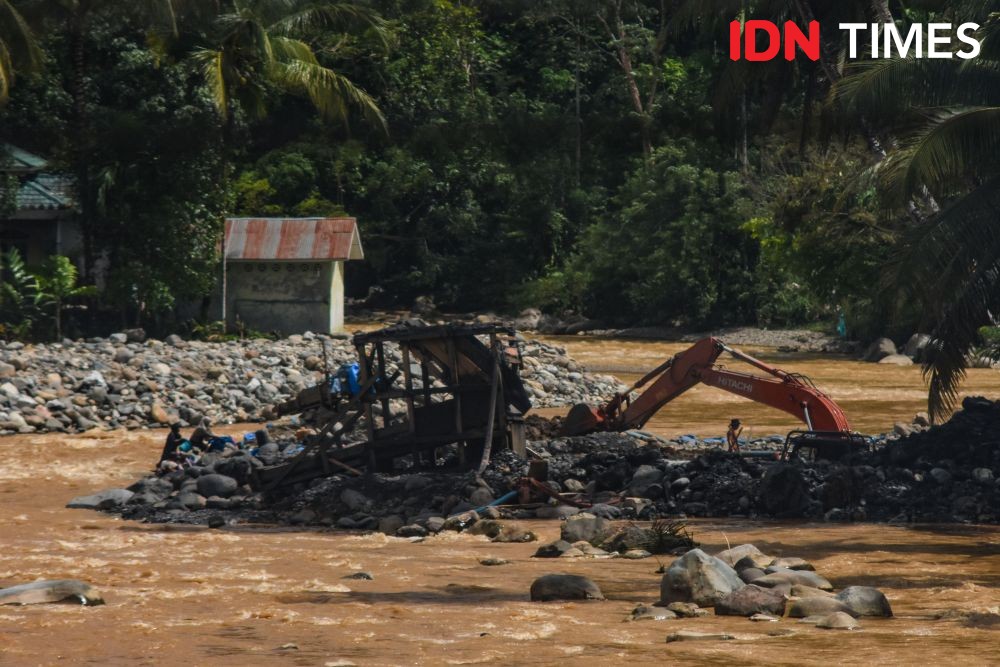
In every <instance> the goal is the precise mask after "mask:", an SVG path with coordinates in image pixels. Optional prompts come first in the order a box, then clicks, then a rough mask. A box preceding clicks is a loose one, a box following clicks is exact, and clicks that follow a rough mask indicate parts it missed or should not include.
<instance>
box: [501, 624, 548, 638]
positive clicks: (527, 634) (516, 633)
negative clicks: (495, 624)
mask: <svg viewBox="0 0 1000 667" xmlns="http://www.w3.org/2000/svg"><path fill="white" fill-rule="evenodd" d="M558 629H559V628H557V627H556V624H555V623H540V624H538V625H536V626H533V627H532V628H531V629H530V630H506V631H502V632H500V633H499V635H500V636H501V637H506V638H508V639H516V640H518V641H526V640H529V639H548V638H549V637H551V636H552V635H554V634H555V633H556V631H557V630H558Z"/></svg>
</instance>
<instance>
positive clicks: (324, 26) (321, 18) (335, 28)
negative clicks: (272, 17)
mask: <svg viewBox="0 0 1000 667" xmlns="http://www.w3.org/2000/svg"><path fill="white" fill-rule="evenodd" d="M270 30H271V32H272V33H274V34H276V35H287V36H293V35H304V34H323V33H330V32H349V33H366V32H367V33H369V34H370V35H371V36H372V37H374V38H375V39H376V40H377V41H378V42H379V44H380V46H381V47H382V48H388V47H389V42H390V35H391V32H390V30H389V25H388V23H387V22H386V21H385V19H383V18H382V17H381V16H379V15H378V14H377V13H375V12H374V11H372V10H371V9H369V8H367V7H364V6H361V5H356V4H351V3H342V2H338V3H329V4H328V3H316V4H312V5H310V6H307V7H303V8H300V9H298V11H294V12H292V13H290V14H288V15H286V16H284V17H282V18H281V19H279V20H277V21H275V22H274V23H273V24H272V25H271V26H270Z"/></svg>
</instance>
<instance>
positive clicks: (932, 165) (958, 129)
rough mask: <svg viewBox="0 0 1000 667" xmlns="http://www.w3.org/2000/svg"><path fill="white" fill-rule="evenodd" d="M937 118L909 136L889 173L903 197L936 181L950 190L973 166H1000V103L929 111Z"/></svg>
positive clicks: (890, 183)
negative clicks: (994, 105)
mask: <svg viewBox="0 0 1000 667" xmlns="http://www.w3.org/2000/svg"><path fill="white" fill-rule="evenodd" d="M929 114H930V115H931V121H930V122H929V123H928V124H927V125H926V126H925V127H924V128H923V129H922V130H920V131H919V132H917V133H916V134H915V135H913V136H911V137H909V138H908V139H907V140H906V141H905V142H904V143H903V145H902V147H901V149H900V151H899V153H898V154H896V155H895V156H894V157H893V158H892V160H891V161H890V163H888V164H887V165H886V167H885V169H884V171H883V176H884V178H885V179H886V183H887V185H888V186H889V189H890V192H892V193H894V194H895V195H896V197H897V199H899V200H902V198H904V197H907V196H911V195H913V194H914V193H917V192H919V191H920V189H921V187H922V186H923V185H924V184H933V186H934V190H935V191H937V192H946V191H947V189H948V187H949V186H951V185H953V184H955V183H956V181H963V180H964V179H966V178H967V177H968V176H969V174H970V169H974V170H976V171H979V172H980V173H982V171H983V170H984V168H985V169H989V168H991V167H992V168H995V167H996V166H997V164H998V160H997V155H998V151H1000V107H973V108H968V109H958V110H942V111H934V112H929Z"/></svg>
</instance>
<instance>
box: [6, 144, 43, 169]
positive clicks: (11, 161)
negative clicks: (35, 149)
mask: <svg viewBox="0 0 1000 667" xmlns="http://www.w3.org/2000/svg"><path fill="white" fill-rule="evenodd" d="M4 162H6V163H7V164H6V165H4V164H3V163H4ZM0 166H3V167H4V171H38V170H39V169H45V167H47V166H48V162H46V161H45V158H43V157H39V156H38V155H35V154H34V153H29V152H28V151H26V150H24V149H22V148H18V147H17V146H14V145H13V144H3V145H0Z"/></svg>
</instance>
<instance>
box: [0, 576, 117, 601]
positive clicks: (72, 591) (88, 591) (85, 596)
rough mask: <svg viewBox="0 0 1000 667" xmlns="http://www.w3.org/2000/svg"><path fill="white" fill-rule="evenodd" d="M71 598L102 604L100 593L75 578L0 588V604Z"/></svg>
mask: <svg viewBox="0 0 1000 667" xmlns="http://www.w3.org/2000/svg"><path fill="white" fill-rule="evenodd" d="M64 600H73V601H74V602H79V603H80V604H85V605H99V604H104V599H103V598H102V597H101V595H100V593H98V592H97V591H96V590H94V589H93V588H91V587H90V584H86V583H84V582H82V581H78V580H76V579H53V580H50V581H35V582H32V583H30V584H21V585H20V586H11V587H10V588H0V604H44V603H47V602H62V601H64Z"/></svg>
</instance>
